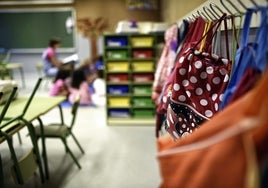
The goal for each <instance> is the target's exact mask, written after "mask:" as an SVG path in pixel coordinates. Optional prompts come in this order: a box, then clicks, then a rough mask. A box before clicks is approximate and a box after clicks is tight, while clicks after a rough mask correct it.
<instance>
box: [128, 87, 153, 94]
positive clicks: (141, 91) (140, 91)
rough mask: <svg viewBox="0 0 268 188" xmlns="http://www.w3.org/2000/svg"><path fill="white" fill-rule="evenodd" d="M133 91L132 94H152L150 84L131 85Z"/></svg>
mask: <svg viewBox="0 0 268 188" xmlns="http://www.w3.org/2000/svg"><path fill="white" fill-rule="evenodd" d="M133 93H134V94H138V95H142V94H146V95H147V94H148V95H149V94H152V86H151V85H149V86H139V85H137V86H133Z"/></svg>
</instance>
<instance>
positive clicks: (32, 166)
mask: <svg viewBox="0 0 268 188" xmlns="http://www.w3.org/2000/svg"><path fill="white" fill-rule="evenodd" d="M18 164H19V168H20V171H21V176H22V179H23V182H25V181H27V180H28V179H29V178H30V177H31V176H32V175H33V174H34V173H35V171H36V168H37V164H36V160H35V155H34V151H33V148H31V149H30V151H29V152H28V153H26V154H25V155H24V156H23V157H22V158H20V160H19V161H18ZM11 174H12V176H13V179H14V181H15V183H16V184H21V183H19V180H18V175H17V173H16V169H15V166H14V165H13V166H12V167H11Z"/></svg>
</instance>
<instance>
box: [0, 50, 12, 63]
mask: <svg viewBox="0 0 268 188" xmlns="http://www.w3.org/2000/svg"><path fill="white" fill-rule="evenodd" d="M10 59H11V51H10V50H8V51H7V52H6V55H5V58H4V59H3V61H2V62H3V63H8V62H9V61H10Z"/></svg>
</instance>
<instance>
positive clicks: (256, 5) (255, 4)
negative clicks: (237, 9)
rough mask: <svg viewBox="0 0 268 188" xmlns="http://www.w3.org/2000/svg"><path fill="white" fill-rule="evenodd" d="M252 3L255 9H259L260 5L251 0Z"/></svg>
mask: <svg viewBox="0 0 268 188" xmlns="http://www.w3.org/2000/svg"><path fill="white" fill-rule="evenodd" d="M250 2H251V3H252V4H253V5H254V6H255V7H259V5H258V4H257V3H256V2H255V1H254V0H250Z"/></svg>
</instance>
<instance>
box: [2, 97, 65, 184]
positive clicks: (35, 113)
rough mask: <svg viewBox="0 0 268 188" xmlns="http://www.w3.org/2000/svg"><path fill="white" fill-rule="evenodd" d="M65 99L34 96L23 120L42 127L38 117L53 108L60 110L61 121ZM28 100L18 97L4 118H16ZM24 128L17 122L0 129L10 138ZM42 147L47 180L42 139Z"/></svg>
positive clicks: (45, 165)
mask: <svg viewBox="0 0 268 188" xmlns="http://www.w3.org/2000/svg"><path fill="white" fill-rule="evenodd" d="M65 99H66V98H65V97H61V96H57V97H39V96H36V97H34V98H33V100H32V102H31V104H30V106H29V108H28V110H27V112H26V114H25V115H24V119H25V120H26V121H28V122H32V121H33V120H36V119H37V120H38V121H39V123H40V126H43V123H42V120H41V118H40V116H42V115H44V114H46V113H47V112H49V111H50V110H52V109H53V108H55V107H57V106H58V107H59V110H60V118H61V120H62V121H63V114H62V109H61V106H60V104H61V103H62V102H63V101H64V100H65ZM27 100H28V98H27V97H18V98H17V99H15V100H14V101H12V103H11V104H10V106H9V108H8V110H7V113H6V115H5V117H11V118H12V117H16V116H19V115H20V114H21V111H22V109H23V108H24V106H25V104H26V102H27ZM3 108H4V105H1V106H0V111H2V110H3ZM23 127H25V124H21V123H19V122H13V123H11V124H9V125H7V126H5V127H1V126H0V128H1V130H2V131H5V132H6V133H7V134H8V135H10V136H12V135H13V134H15V133H17V132H18V131H19V130H21V129H22V128H23ZM3 141H5V138H4V137H0V143H1V142H3ZM42 147H43V162H44V167H45V174H46V177H47V179H48V177H49V172H48V164H47V156H46V149H45V148H46V147H45V142H44V139H42Z"/></svg>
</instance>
